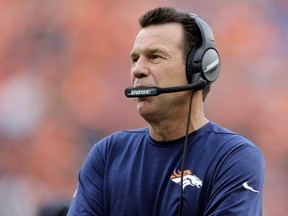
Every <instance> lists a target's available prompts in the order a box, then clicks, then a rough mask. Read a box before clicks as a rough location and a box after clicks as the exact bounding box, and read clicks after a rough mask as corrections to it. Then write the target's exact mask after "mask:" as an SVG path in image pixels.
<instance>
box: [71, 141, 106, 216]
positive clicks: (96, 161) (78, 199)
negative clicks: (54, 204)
mask: <svg viewBox="0 0 288 216" xmlns="http://www.w3.org/2000/svg"><path fill="white" fill-rule="evenodd" d="M102 146H103V145H101V144H95V145H94V146H93V148H92V149H91V151H90V152H89V154H88V155H87V157H86V159H85V161H84V163H83V165H82V167H81V169H80V171H79V174H78V186H77V190H76V192H75V195H74V197H73V199H72V201H71V204H70V207H69V211H68V214H67V216H78V215H79V216H80V215H81V216H84V215H96V216H100V215H104V201H103V178H104V177H103V176H104V171H105V162H104V151H103V149H102V148H101V147H102Z"/></svg>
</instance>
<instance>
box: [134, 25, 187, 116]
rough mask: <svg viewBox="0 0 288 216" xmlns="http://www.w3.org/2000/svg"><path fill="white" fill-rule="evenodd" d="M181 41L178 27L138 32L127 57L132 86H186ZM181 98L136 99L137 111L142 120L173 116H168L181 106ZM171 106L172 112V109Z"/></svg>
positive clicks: (182, 34) (148, 29) (160, 27)
mask: <svg viewBox="0 0 288 216" xmlns="http://www.w3.org/2000/svg"><path fill="white" fill-rule="evenodd" d="M183 38H184V30H183V27H182V26H181V25H180V24H178V23H168V24H162V25H152V26H148V27H145V28H143V29H141V30H140V32H139V33H138V35H137V36H136V39H135V42H134V46H133V49H132V51H131V55H130V57H131V61H132V67H131V81H132V86H133V87H141V86H146V87H147V86H158V87H171V86H179V85H185V84H187V79H186V74H185V61H184V57H183V44H184V43H183ZM186 94H187V93H186ZM181 95H185V93H183V92H182V93H173V94H163V95H160V96H157V97H147V98H137V99H136V104H137V110H138V112H139V114H140V115H142V116H143V117H144V118H145V119H146V118H150V117H152V116H154V117H155V114H158V115H160V114H165V113H166V114H168V115H169V114H173V113H169V112H171V111H173V110H174V111H175V109H176V108H177V106H178V105H181V104H182V103H183V101H181V99H180V98H181ZM179 96H180V97H179ZM182 98H183V97H182ZM185 101H186V99H185ZM179 103H180V104H179ZM172 106H175V108H174V107H173V109H171V107H172ZM168 109H170V111H168ZM151 115H152V116H151ZM174 115H175V112H174ZM159 117H160V116H159ZM166 117H167V116H166ZM146 120H149V119H146Z"/></svg>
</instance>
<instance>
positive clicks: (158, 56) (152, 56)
mask: <svg viewBox="0 0 288 216" xmlns="http://www.w3.org/2000/svg"><path fill="white" fill-rule="evenodd" d="M158 58H161V56H160V55H157V54H153V55H151V56H150V59H152V60H154V59H158Z"/></svg>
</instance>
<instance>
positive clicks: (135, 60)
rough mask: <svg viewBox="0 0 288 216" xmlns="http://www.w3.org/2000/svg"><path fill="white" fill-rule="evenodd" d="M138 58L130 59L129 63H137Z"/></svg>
mask: <svg viewBox="0 0 288 216" xmlns="http://www.w3.org/2000/svg"><path fill="white" fill-rule="evenodd" d="M138 59H139V57H136V56H135V57H131V63H132V64H135V63H136V62H137V61H138Z"/></svg>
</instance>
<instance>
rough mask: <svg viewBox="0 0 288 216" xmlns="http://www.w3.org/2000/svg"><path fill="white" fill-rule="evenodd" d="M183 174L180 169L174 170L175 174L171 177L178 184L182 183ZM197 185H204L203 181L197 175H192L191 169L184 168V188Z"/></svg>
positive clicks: (199, 186) (198, 186)
mask: <svg viewBox="0 0 288 216" xmlns="http://www.w3.org/2000/svg"><path fill="white" fill-rule="evenodd" d="M181 175H182V172H181V171H178V172H176V171H175V170H174V173H173V175H172V176H171V177H170V179H171V180H172V181H173V182H175V183H176V184H179V185H181ZM188 185H190V186H196V187H197V188H201V187H202V181H201V180H200V179H199V178H198V177H197V176H196V175H192V172H191V171H190V170H184V171H183V188H182V190H183V191H184V189H185V187H186V186H188Z"/></svg>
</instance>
